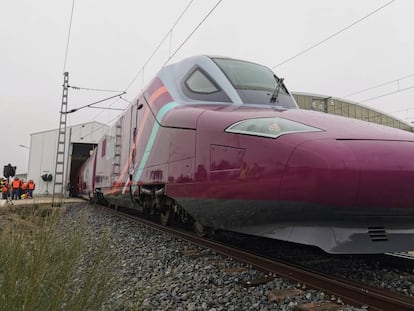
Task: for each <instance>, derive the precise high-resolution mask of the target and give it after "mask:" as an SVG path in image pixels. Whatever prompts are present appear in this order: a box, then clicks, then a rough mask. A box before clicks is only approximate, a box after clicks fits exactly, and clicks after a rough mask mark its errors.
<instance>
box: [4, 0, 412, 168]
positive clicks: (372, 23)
mask: <svg viewBox="0 0 414 311" xmlns="http://www.w3.org/2000/svg"><path fill="white" fill-rule="evenodd" d="M388 2H389V0H364V1H360V0H348V1H338V0H334V1H332V0H313V1H306V0H290V1H278V0H256V1H240V0H223V1H222V2H221V3H220V5H219V6H218V7H217V8H216V10H214V12H213V13H212V14H211V15H210V16H209V17H208V19H207V20H206V21H205V22H204V23H203V24H202V26H201V27H200V28H199V29H198V30H197V31H196V32H195V33H194V35H193V36H192V37H191V38H190V39H189V40H188V41H187V42H186V43H185V44H184V45H183V47H182V48H181V49H180V50H179V51H178V53H177V54H176V55H175V56H174V57H173V58H172V59H171V60H170V63H173V62H175V61H178V60H180V59H182V58H185V57H188V56H192V55H199V54H213V55H222V56H230V57H233V58H240V59H245V60H250V61H254V62H258V63H261V64H264V65H267V66H269V67H273V66H275V65H277V64H280V63H281V62H283V61H285V60H286V59H288V58H290V57H292V56H294V55H296V54H297V53H299V52H301V51H303V50H305V49H306V48H308V47H310V46H312V45H313V44H315V43H317V42H319V41H321V40H323V39H324V38H327V37H328V36H330V35H332V34H334V33H335V32H337V31H338V30H340V29H342V28H344V27H346V26H348V25H350V24H352V23H353V22H355V21H356V20H358V19H360V18H362V17H364V16H365V15H367V14H369V13H370V12H372V11H374V10H375V9H377V8H379V7H381V6H382V5H384V4H386V3H388ZM189 3H190V0H174V1H166V0H164V1H161V0H151V1H149V0H118V1H109V0H99V1H98V0H82V1H80V0H76V1H75V7H74V14H73V22H72V32H71V37H70V44H69V50H68V57H67V63H66V70H67V71H68V72H69V84H70V85H73V86H79V87H85V88H99V89H112V90H125V89H126V87H127V86H128V85H129V84H130V82H131V81H132V80H133V78H134V77H135V76H136V74H137V73H138V72H139V71H140V69H141V68H142V66H143V64H144V63H145V62H146V60H147V59H148V58H149V57H150V55H151V54H152V53H153V51H154V50H155V48H156V47H157V45H158V44H159V43H160V41H161V39H162V38H163V37H164V35H165V34H166V33H167V32H168V31H169V30H170V28H171V27H172V26H173V24H174V23H175V21H176V20H177V18H178V16H179V15H180V14H181V13H182V12H183V10H184V8H185V7H186V6H187V5H188V4H189ZM216 3H217V0H194V1H193V2H192V4H191V6H190V7H189V9H188V11H187V12H186V14H185V15H184V16H183V18H182V20H181V21H180V22H179V24H178V25H177V26H176V27H175V28H174V30H173V32H172V34H173V35H172V38H171V40H170V38H168V39H167V40H166V41H165V43H164V44H163V45H162V46H161V49H160V51H159V52H158V53H157V54H156V55H155V56H154V58H153V59H152V60H151V61H150V63H149V64H148V66H147V67H146V68H145V70H144V73H145V74H144V76H142V75H140V76H139V77H138V78H137V79H136V80H135V82H134V84H132V86H131V87H130V88H129V89H128V93H127V94H126V95H125V98H127V99H132V98H134V97H135V96H136V95H137V94H138V93H139V91H140V90H141V88H142V85H145V84H146V83H147V82H148V81H149V79H150V78H152V77H153V75H154V74H155V73H156V72H157V71H158V70H159V69H160V67H161V66H162V65H163V64H164V63H165V61H166V60H167V59H168V56H169V53H170V51H171V52H174V51H175V50H176V49H177V48H178V47H179V46H180V45H181V44H182V42H183V41H184V40H185V38H186V37H187V36H188V35H189V34H190V33H191V32H192V30H193V29H194V28H195V27H196V26H197V25H198V24H199V23H200V21H201V20H202V19H203V18H204V17H205V16H206V14H207V13H208V12H209V10H210V9H211V8H213V7H214V5H215V4H216ZM71 8H72V0H60V1H56V0H39V1H32V0H15V1H5V0H2V3H1V10H0V107H1V111H0V116H1V118H2V120H1V121H2V136H1V137H2V139H1V147H0V165H1V168H2V167H3V165H5V164H7V163H12V164H13V165H17V166H18V172H19V173H24V172H26V171H27V164H28V156H29V150H28V149H26V148H23V147H19V145H26V146H30V134H31V133H35V132H40V131H45V130H50V129H54V128H57V127H58V123H59V110H60V106H61V96H62V83H63V70H64V56H65V49H66V42H67V35H68V28H69V20H70V12H71ZM413 12H414V1H412V0H396V1H394V2H393V3H391V4H390V5H388V6H386V7H385V8H384V9H382V10H380V11H379V12H377V13H376V14H373V15H372V16H370V17H369V18H367V19H365V20H363V21H362V22H360V23H358V24H356V25H355V26H353V27H351V28H349V29H347V30H346V31H344V32H342V33H341V34H339V35H338V36H335V37H334V38H332V39H330V40H328V41H326V42H325V43H323V44H322V45H320V46H318V47H316V48H314V49H312V50H310V51H309V52H307V53H305V54H303V55H301V56H299V57H297V58H295V59H293V60H291V61H290V62H287V63H285V64H284V65H282V66H278V67H276V68H275V70H274V71H275V72H276V74H277V75H278V76H281V77H284V78H285V83H286V85H287V87H288V88H289V89H290V90H291V91H299V92H311V93H318V94H324V95H329V96H335V97H344V96H346V95H348V94H350V93H353V92H356V91H359V90H362V89H366V88H369V87H371V86H376V85H379V84H382V83H384V82H388V81H393V80H396V79H399V78H402V77H404V76H408V75H411V74H414V36H413V29H414V18H413V17H412V14H413ZM411 86H414V76H413V77H409V78H405V79H402V80H400V81H399V83H398V84H397V82H394V83H391V84H387V85H385V86H383V87H381V88H376V89H374V90H371V91H368V92H364V93H360V94H357V95H355V96H351V97H348V99H351V100H354V101H363V100H366V99H370V98H373V97H377V96H381V95H383V94H386V93H390V92H394V91H397V90H398V87H399V89H400V90H402V89H405V88H409V87H411ZM113 94H114V93H104V92H94V91H81V90H72V89H71V90H70V91H69V98H68V110H70V109H72V108H76V107H80V106H83V105H87V104H89V103H91V102H93V101H96V100H100V99H103V98H106V97H108V96H111V95H113ZM364 104H365V105H368V106H372V107H374V108H376V109H379V110H382V111H384V112H387V113H390V114H392V115H394V116H396V117H399V118H401V119H405V120H406V121H408V122H411V121H414V88H413V89H408V90H406V91H402V92H399V93H395V94H393V95H389V96H384V97H381V98H378V99H375V100H370V101H366V102H364ZM105 105H106V106H109V105H111V107H119V108H123V107H125V106H126V105H127V103H125V102H123V101H122V100H111V101H108V102H106V103H105ZM116 114H117V113H116V112H115V111H108V110H98V109H83V110H80V111H79V112H76V113H74V114H71V115H70V117H69V118H68V125H74V124H79V123H83V122H90V121H94V120H96V121H99V122H103V123H109V122H111V121H112V120H113V119H114V117H116Z"/></svg>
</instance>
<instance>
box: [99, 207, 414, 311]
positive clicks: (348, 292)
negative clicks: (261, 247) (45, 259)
mask: <svg viewBox="0 0 414 311" xmlns="http://www.w3.org/2000/svg"><path fill="white" fill-rule="evenodd" d="M107 210H108V211H110V212H111V213H113V214H115V215H118V216H122V217H125V218H129V219H133V220H135V221H137V222H139V223H140V224H143V225H145V226H147V227H150V228H153V229H157V230H159V231H161V232H164V233H168V234H170V235H173V236H175V237H177V238H180V239H183V240H186V241H188V242H191V243H193V244H195V245H197V246H200V247H202V248H209V249H212V250H214V251H215V252H216V253H218V254H220V255H223V256H228V257H231V258H233V259H235V260H237V261H239V262H242V263H244V264H246V265H249V266H250V267H252V268H255V269H257V270H260V271H263V272H265V273H268V274H270V275H275V276H278V277H283V278H286V279H288V280H291V281H294V282H300V283H303V284H306V285H307V286H308V287H310V288H313V289H319V290H322V291H324V292H327V293H329V294H331V295H335V296H336V297H338V298H341V299H342V301H343V302H344V303H347V304H350V305H353V306H364V305H365V306H368V307H369V310H370V311H389V310H393V311H409V310H414V298H412V297H409V296H405V295H402V294H399V293H395V292H391V291H388V290H385V289H381V288H377V287H372V286H369V285H366V284H362V283H358V282H354V281H350V280H347V279H343V278H339V277H336V276H332V275H327V274H322V273H319V272H313V271H310V270H306V269H303V268H300V267H297V266H291V265H289V264H286V263H281V262H277V261H273V260H270V259H267V258H263V257H260V256H257V255H254V254H251V253H248V252H246V251H243V250H239V249H235V248H232V247H230V246H226V245H223V244H220V243H217V242H215V241H211V240H208V239H205V238H200V237H198V236H196V235H194V234H192V233H189V232H185V231H183V230H180V229H177V228H172V227H164V226H162V225H160V224H157V223H154V222H152V221H149V220H146V219H142V218H140V217H136V216H131V215H128V214H125V213H120V212H117V211H114V210H111V209H109V208H107Z"/></svg>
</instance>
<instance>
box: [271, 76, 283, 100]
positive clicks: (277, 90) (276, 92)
mask: <svg viewBox="0 0 414 311" xmlns="http://www.w3.org/2000/svg"><path fill="white" fill-rule="evenodd" d="M274 77H275V80H276V87H275V89H274V91H273V93H272V96H271V97H270V103H271V104H274V103H275V102H276V101H277V98H278V97H279V93H280V89H281V88H282V87H283V80H284V78H280V79H279V78H278V77H276V76H274Z"/></svg>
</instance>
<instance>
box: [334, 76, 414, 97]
mask: <svg viewBox="0 0 414 311" xmlns="http://www.w3.org/2000/svg"><path fill="white" fill-rule="evenodd" d="M413 76H414V73H413V74H409V75H406V76H403V77H400V78H398V79H394V80H390V81H387V82H382V83H380V84H377V85H374V86H371V87H368V88H366V89H362V90H359V91H356V92H353V93H350V94H347V95H344V96H341V97H342V98H347V97H351V96H354V95H358V94H361V93H364V92H367V91H371V90H374V89H377V88H379V87H382V86H385V85H388V84H391V83H394V82H397V83H398V82H399V81H401V80H404V79H407V78H411V77H413Z"/></svg>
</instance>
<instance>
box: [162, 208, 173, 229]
mask: <svg viewBox="0 0 414 311" xmlns="http://www.w3.org/2000/svg"><path fill="white" fill-rule="evenodd" d="M173 217H174V211H173V210H172V208H171V207H166V208H164V209H162V210H161V213H160V222H161V225H163V226H168V225H171V223H172V220H173Z"/></svg>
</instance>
